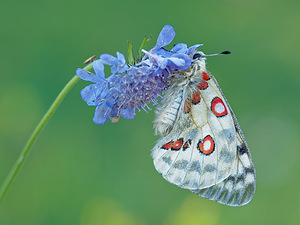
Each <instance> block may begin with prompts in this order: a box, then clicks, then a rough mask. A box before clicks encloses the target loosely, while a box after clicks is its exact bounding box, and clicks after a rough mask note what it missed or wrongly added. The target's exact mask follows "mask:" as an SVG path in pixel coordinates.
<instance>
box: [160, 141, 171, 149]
mask: <svg viewBox="0 0 300 225" xmlns="http://www.w3.org/2000/svg"><path fill="white" fill-rule="evenodd" d="M173 144H174V141H170V142H168V143H167V144H165V145H163V146H162V147H161V148H163V149H166V150H168V149H170V148H171V147H172V146H173Z"/></svg>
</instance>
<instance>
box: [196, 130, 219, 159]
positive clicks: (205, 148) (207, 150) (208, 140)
mask: <svg viewBox="0 0 300 225" xmlns="http://www.w3.org/2000/svg"><path fill="white" fill-rule="evenodd" d="M198 149H199V151H200V152H202V153H203V154H205V155H209V154H211V153H212V152H213V151H214V150H215V142H214V140H213V138H212V137H211V136H210V135H207V136H206V137H205V138H203V140H200V141H199V142H198Z"/></svg>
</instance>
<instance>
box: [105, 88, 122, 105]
mask: <svg viewBox="0 0 300 225" xmlns="http://www.w3.org/2000/svg"><path fill="white" fill-rule="evenodd" d="M119 96H120V92H119V91H118V89H117V88H111V89H109V91H108V93H107V95H106V104H107V105H108V106H109V107H113V106H114V105H115V104H116V102H117V100H118V98H119Z"/></svg>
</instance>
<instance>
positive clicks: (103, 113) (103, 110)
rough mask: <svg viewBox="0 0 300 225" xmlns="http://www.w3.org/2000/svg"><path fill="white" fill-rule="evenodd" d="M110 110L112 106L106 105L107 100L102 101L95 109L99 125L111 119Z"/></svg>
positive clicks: (95, 121)
mask: <svg viewBox="0 0 300 225" xmlns="http://www.w3.org/2000/svg"><path fill="white" fill-rule="evenodd" d="M110 112H111V107H109V106H107V105H106V101H104V102H102V103H101V104H100V105H99V106H97V108H96V110H95V114H94V118H93V121H94V123H95V124H99V125H103V124H105V123H106V122H107V121H108V120H109V114H110Z"/></svg>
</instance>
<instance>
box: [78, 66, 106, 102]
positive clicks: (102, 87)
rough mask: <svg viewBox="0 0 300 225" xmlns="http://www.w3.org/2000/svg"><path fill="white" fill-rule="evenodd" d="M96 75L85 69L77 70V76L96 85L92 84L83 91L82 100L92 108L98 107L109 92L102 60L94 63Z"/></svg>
mask: <svg viewBox="0 0 300 225" xmlns="http://www.w3.org/2000/svg"><path fill="white" fill-rule="evenodd" d="M93 69H94V71H95V74H93V73H90V72H87V71H85V70H83V69H77V70H76V75H77V76H78V77H79V78H81V79H82V80H86V81H91V82H93V83H95V84H90V85H89V86H87V87H85V88H84V89H82V90H81V92H80V93H81V97H82V99H83V100H84V101H85V102H86V103H87V104H88V105H90V106H97V105H99V104H100V102H101V101H102V98H103V97H104V96H105V95H106V94H107V92H108V90H109V89H108V81H107V80H106V79H105V74H104V65H103V63H102V62H101V61H100V60H97V61H94V62H93Z"/></svg>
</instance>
